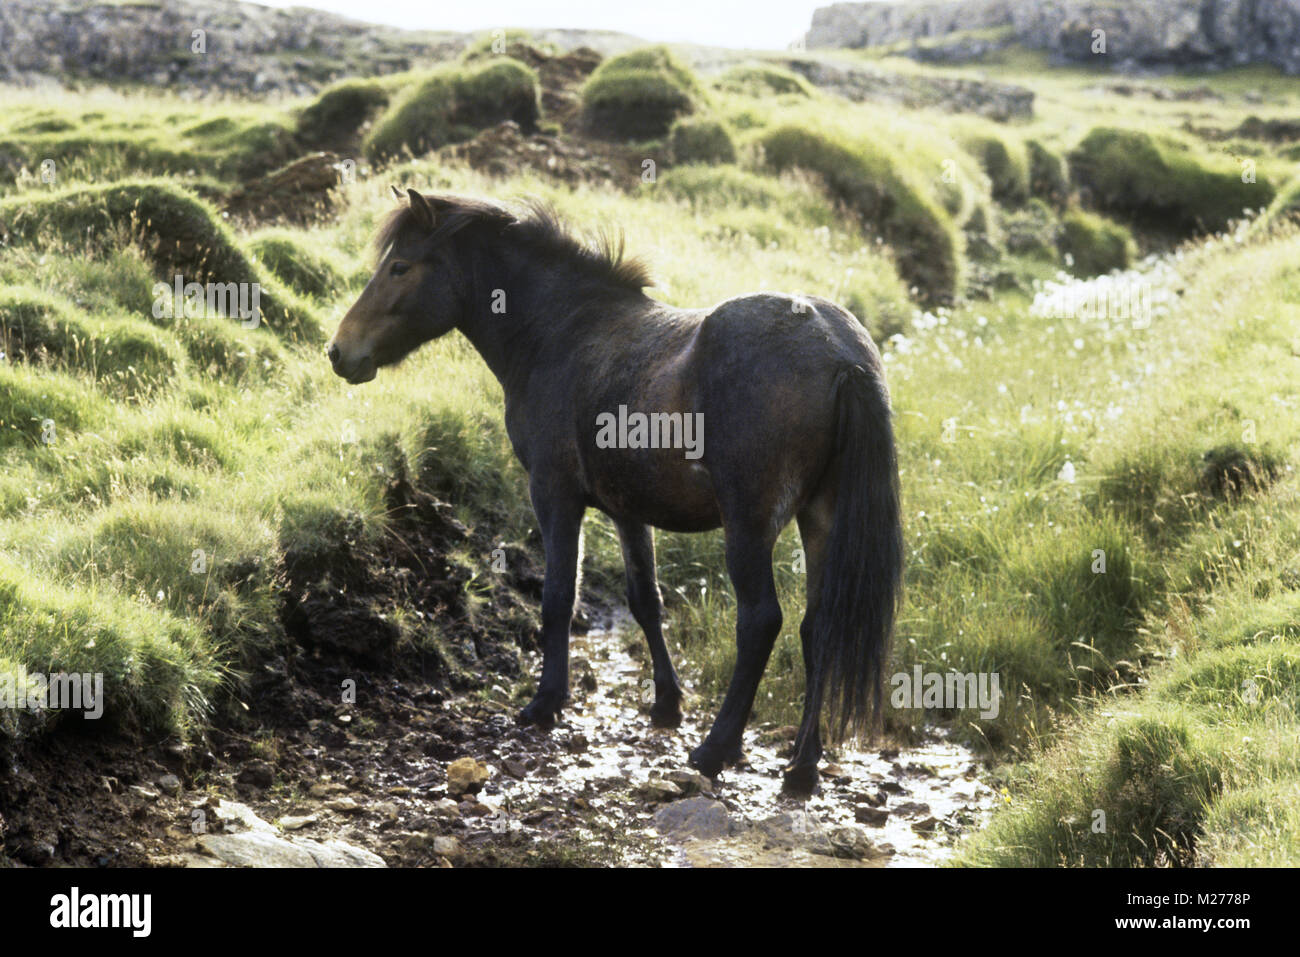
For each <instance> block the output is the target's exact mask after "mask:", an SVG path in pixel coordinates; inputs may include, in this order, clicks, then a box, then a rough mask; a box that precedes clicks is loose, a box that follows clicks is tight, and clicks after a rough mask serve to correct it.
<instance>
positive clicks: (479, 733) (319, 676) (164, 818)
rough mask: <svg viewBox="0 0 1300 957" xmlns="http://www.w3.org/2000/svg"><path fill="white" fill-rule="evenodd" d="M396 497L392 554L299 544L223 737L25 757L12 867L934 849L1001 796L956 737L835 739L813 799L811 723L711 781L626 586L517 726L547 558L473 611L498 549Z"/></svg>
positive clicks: (592, 613) (10, 843)
mask: <svg viewBox="0 0 1300 957" xmlns="http://www.w3.org/2000/svg"><path fill="white" fill-rule="evenodd" d="M389 505H390V516H391V519H392V523H393V529H394V532H395V534H394V535H392V536H391V537H390V539H389V540H388V542H387V544H385V545H384V546H383V547H382V548H380V549H377V550H367V549H365V548H362V547H361V546H359V545H358V544H357V543H356V542H355V541H354V540H352V539H350V538H349V537H348V535H347V534H346V533H345V534H343V535H342V536H341V538H340V540H339V543H338V545H337V548H336V549H335V551H334V552H333V553H331V554H329V555H326V556H321V555H319V554H318V555H315V556H313V558H314V560H315V561H316V562H317V564H313V565H311V566H310V567H307V566H305V564H304V562H303V561H302V560H300V558H299V557H296V556H293V555H289V556H287V558H286V569H285V591H284V610H283V615H282V618H283V624H284V628H285V640H284V642H283V643H282V644H281V645H280V646H279V648H277V649H276V652H275V653H274V654H271V655H268V656H267V657H266V658H264V659H263V660H260V661H258V662H255V663H250V664H251V673H250V674H249V675H248V677H247V679H246V681H245V682H244V683H243V684H242V686H241V687H240V690H239V695H238V697H237V698H233V699H232V700H230V701H228V702H226V703H225V707H224V708H223V709H222V717H220V718H219V720H218V722H217V723H216V725H215V726H214V727H213V728H212V729H210V731H209V732H208V734H207V736H206V738H205V739H204V740H202V741H199V742H195V743H193V744H191V745H188V746H185V745H182V744H180V743H178V742H167V741H155V742H140V741H138V740H136V739H133V738H131V737H128V736H126V735H123V734H121V733H116V734H114V733H109V734H105V733H94V732H80V733H79V732H72V733H62V734H59V735H56V736H51V737H49V738H48V739H43V740H40V741H37V742H28V743H27V744H26V746H25V747H24V748H22V749H21V750H20V751H18V752H16V753H15V752H11V753H9V754H7V755H6V756H5V765H4V769H3V771H0V820H3V834H2V835H0V836H2V839H3V844H2V845H0V853H2V854H3V858H4V859H5V860H6V861H7V862H8V863H10V864H13V865H16V866H58V865H72V866H82V867H112V866H123V865H125V866H140V865H150V866H222V865H223V864H280V863H294V862H295V860H296V858H294V857H293V856H292V855H293V854H295V853H296V854H298V855H301V854H302V850H301V848H303V847H309V848H311V849H313V851H319V850H320V849H321V848H322V847H324V846H327V845H328V846H329V847H335V848H341V849H342V850H343V851H344V852H345V854H344V857H343V858H339V857H338V855H334V856H333V857H330V858H329V862H330V863H335V864H339V863H366V862H368V863H375V864H378V863H380V862H381V861H382V863H384V864H387V865H389V866H501V865H525V866H527V865H536V866H558V865H588V866H590V865H605V866H608V865H613V864H621V865H649V866H692V867H698V866H728V865H775V866H891V865H893V866H897V865H931V864H935V863H938V862H940V861H942V860H943V858H944V857H945V856H947V855H948V854H949V853H950V851H951V847H952V843H953V841H954V839H955V838H956V837H957V836H958V835H959V834H960V833H962V832H963V831H965V830H968V829H970V828H973V827H977V826H978V825H979V823H980V822H981V821H982V820H983V819H984V817H985V815H986V814H987V813H988V811H989V809H990V808H991V806H992V804H993V801H994V797H995V795H994V793H993V791H992V789H991V788H990V787H989V786H988V785H987V784H986V783H984V782H983V781H981V774H982V769H981V767H980V765H979V763H978V762H977V761H976V760H975V758H974V756H973V755H972V754H971V753H969V752H968V751H966V750H965V749H963V748H962V747H960V746H958V745H956V744H954V743H951V742H947V741H945V740H943V739H942V738H941V737H937V736H936V737H934V738H932V739H931V740H928V741H923V742H920V743H914V744H911V745H910V746H907V747H902V748H900V747H885V748H882V749H880V750H873V751H856V750H849V749H841V750H840V751H838V752H836V753H833V754H831V755H830V760H828V761H827V762H826V764H825V765H824V766H823V774H822V778H823V779H822V784H821V787H820V790H819V792H818V793H816V794H815V795H813V796H812V797H811V798H809V799H806V800H799V799H793V798H790V797H787V796H785V795H783V794H782V793H781V790H780V787H781V777H780V768H781V766H782V764H783V761H782V757H783V755H784V754H785V753H788V748H789V745H790V744H791V743H792V737H793V731H794V729H793V728H778V727H771V726H754V727H751V728H750V730H749V731H748V732H747V735H746V760H745V762H744V763H743V764H742V765H741V766H739V767H737V768H732V769H728V770H726V771H724V772H723V773H722V774H721V775H720V777H719V779H718V780H713V781H711V780H707V779H705V778H703V777H701V776H700V775H699V774H697V773H695V772H694V771H692V770H691V769H689V768H688V767H687V765H686V755H687V754H688V753H689V750H690V748H691V747H693V746H694V744H695V743H697V742H698V740H699V739H700V737H701V736H702V735H703V733H704V731H705V730H706V729H707V723H708V722H709V721H710V720H711V718H712V705H711V704H710V703H708V702H704V701H701V700H700V699H699V698H698V697H695V696H692V697H691V698H690V699H689V700H688V712H687V716H686V720H685V721H684V722H683V724H682V726H681V727H680V728H677V729H672V730H657V729H653V728H652V727H651V724H650V720H649V716H648V714H647V708H648V704H649V700H648V695H647V686H648V681H647V679H648V677H649V669H648V664H647V662H646V658H647V655H646V654H645V651H644V641H643V639H642V637H641V635H640V634H639V632H638V631H637V630H636V628H635V626H631V625H630V623H629V622H628V620H627V616H626V612H624V611H622V610H621V607H620V606H618V605H617V604H615V600H614V599H613V598H612V596H600V595H594V596H588V599H589V601H588V602H587V603H584V605H583V607H582V608H581V609H580V611H579V613H578V615H577V616H576V620H575V630H576V631H577V632H579V633H578V634H576V635H575V637H574V641H573V650H572V666H573V667H572V675H573V702H572V704H571V706H570V708H569V709H568V710H567V712H566V713H565V715H564V716H563V719H562V720H561V722H560V723H559V724H558V725H557V726H556V727H555V728H553V729H551V730H549V731H543V730H539V729H536V728H530V727H521V726H519V725H517V724H516V723H515V720H514V716H515V713H516V712H517V710H518V708H519V706H520V704H521V703H522V702H523V701H525V700H526V699H527V695H528V693H529V692H530V691H531V687H532V684H531V677H530V676H531V675H533V674H536V672H537V670H538V668H539V667H540V659H539V657H538V654H537V651H536V644H535V621H536V620H535V617H532V615H531V613H532V612H534V611H535V607H536V602H537V600H538V598H539V597H540V586H541V566H540V564H539V563H538V562H537V560H536V558H535V552H534V551H532V550H530V549H528V548H524V547H516V548H514V549H513V550H512V553H511V554H512V561H511V563H510V564H511V567H512V568H513V569H514V570H513V571H512V572H511V573H510V574H509V575H506V576H502V577H501V578H500V579H499V580H497V581H495V582H494V584H493V586H492V592H491V597H490V599H489V600H488V601H487V602H486V603H485V604H484V603H482V602H481V601H480V602H479V603H476V604H472V605H471V604H470V603H469V600H468V599H467V597H466V596H467V595H468V590H467V589H466V588H465V584H466V577H467V575H468V574H469V572H468V570H467V569H465V568H464V567H462V566H459V565H458V564H457V563H456V562H455V561H454V560H453V559H452V558H451V557H450V556H451V554H452V553H453V552H455V551H457V550H466V549H467V550H469V551H470V552H476V551H486V550H487V549H489V548H490V547H491V542H490V540H489V539H486V538H482V539H480V538H476V536H475V534H474V533H471V532H469V531H468V530H466V529H465V528H464V527H463V526H460V525H459V523H457V522H456V521H455V520H454V519H453V518H451V517H450V515H449V512H450V509H449V508H448V507H447V506H446V505H445V504H444V503H441V502H438V501H437V500H436V499H433V498H432V497H430V496H429V495H427V494H425V493H421V492H419V491H417V490H415V489H413V488H412V487H411V486H410V485H409V484H408V483H407V482H406V481H405V479H403V478H400V477H399V478H398V479H396V480H395V481H394V482H393V483H392V485H391V486H390V489H389ZM322 561H323V562H324V564H320V563H321V562H322ZM398 607H401V608H405V609H407V610H408V612H414V613H415V614H417V615H420V616H428V618H429V620H430V621H432V622H436V623H437V625H438V626H439V630H440V633H441V634H442V635H444V636H445V639H446V640H445V642H444V644H443V646H442V647H443V649H444V650H443V651H441V652H438V651H436V650H435V651H433V652H430V651H429V650H428V649H423V650H415V649H407V650H405V651H394V650H393V649H394V646H395V644H397V645H400V642H398V643H395V641H394V638H395V636H394V634H393V633H392V632H393V625H392V620H393V619H394V617H395V615H394V614H393V612H394V611H395V609H397V608H398ZM592 621H595V622H597V624H596V625H594V626H593V625H592V624H591V622H592ZM349 682H353V683H355V695H354V696H347V697H345V695H344V693H343V692H344V689H347V688H348V687H350V686H349V684H348V683H349ZM687 683H688V686H689V676H687ZM240 833H243V835H244V838H243V839H241V840H233V841H232V840H228V839H227V838H226V837H225V836H222V837H217V835H227V834H240ZM255 838H256V840H254V839H255ZM277 855H278V856H277ZM286 855H288V856H286ZM369 855H375V857H370V856H369ZM326 856H327V857H328V855H326ZM316 857H317V859H318V860H321V861H322V862H325V858H323V857H322V856H321V855H319V854H317V855H316ZM302 860H303V861H305V862H306V863H307V864H308V865H310V863H311V861H310V859H309V858H303V859H302Z"/></svg>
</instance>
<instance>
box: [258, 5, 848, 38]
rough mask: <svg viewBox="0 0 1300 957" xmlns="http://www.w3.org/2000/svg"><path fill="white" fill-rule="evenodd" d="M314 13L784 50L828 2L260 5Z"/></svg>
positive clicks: (403, 23)
mask: <svg viewBox="0 0 1300 957" xmlns="http://www.w3.org/2000/svg"><path fill="white" fill-rule="evenodd" d="M255 2H258V3H261V4H263V5H264V6H269V7H314V8H316V9H318V10H329V11H332V12H334V13H340V14H342V15H344V16H347V17H352V18H353V19H355V20H365V21H368V22H371V23H385V24H389V25H391V26H399V27H408V28H410V29H414V30H455V31H458V32H470V31H474V30H490V29H494V28H497V27H577V28H581V29H586V30H619V31H621V32H623V33H631V34H633V35H634V36H639V37H643V38H644V39H646V40H655V41H664V42H687V43H701V44H705V45H708V46H720V47H740V48H749V49H766V50H771V49H784V48H785V46H786V45H787V44H788V43H790V42H791V41H793V40H795V39H797V38H798V37H800V36H802V35H803V34H804V33H805V32H806V31H807V30H808V27H809V26H810V25H811V23H812V12H813V10H814V9H816V8H817V7H821V6H828V5H829V4H830V3H831V0H296V2H295V0H255Z"/></svg>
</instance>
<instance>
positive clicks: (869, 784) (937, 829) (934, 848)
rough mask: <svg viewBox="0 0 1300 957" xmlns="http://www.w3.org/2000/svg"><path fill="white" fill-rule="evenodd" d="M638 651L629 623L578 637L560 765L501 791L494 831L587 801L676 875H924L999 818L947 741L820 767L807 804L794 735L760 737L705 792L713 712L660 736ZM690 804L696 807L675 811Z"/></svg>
mask: <svg viewBox="0 0 1300 957" xmlns="http://www.w3.org/2000/svg"><path fill="white" fill-rule="evenodd" d="M641 641H643V639H642V637H641V634H640V631H639V630H637V629H636V626H635V624H634V623H632V622H631V620H630V618H627V617H626V613H624V616H623V617H622V618H618V619H615V620H613V621H610V622H605V623H601V626H600V627H594V628H593V629H592V630H591V631H590V632H589V633H588V634H586V635H575V636H574V638H573V641H572V645H571V657H570V660H571V664H572V666H571V674H572V685H573V688H572V695H573V700H572V702H571V704H570V706H569V707H568V708H567V709H566V711H565V712H564V714H563V715H562V717H561V721H560V722H559V724H557V726H556V727H555V729H553V730H552V732H551V734H552V735H553V736H554V738H555V739H556V740H557V741H558V742H559V743H560V744H561V746H562V751H561V753H557V754H553V755H551V756H549V757H548V758H547V759H546V761H545V762H544V764H543V765H541V766H539V767H537V768H536V769H530V770H529V771H528V773H526V774H522V775H520V776H519V777H518V778H516V777H514V776H510V775H508V774H503V775H501V776H500V777H499V778H497V780H496V782H494V783H496V784H497V787H495V788H491V789H490V790H491V791H494V792H496V793H495V794H494V795H493V797H494V798H495V800H496V801H497V802H499V804H498V806H499V807H500V808H501V810H502V812H503V813H501V814H499V815H498V820H497V822H496V826H497V827H523V826H524V824H521V822H520V821H519V820H518V819H517V817H516V813H515V812H512V811H511V810H510V809H511V808H520V809H522V808H527V807H534V808H535V807H537V806H538V804H539V802H549V803H552V804H557V805H558V804H561V803H563V802H568V801H572V800H574V798H575V796H580V806H583V807H584V808H589V809H590V810H591V811H593V812H597V813H599V814H600V816H602V817H605V816H607V815H608V816H611V817H613V818H614V819H615V821H616V823H617V824H618V826H620V827H621V828H623V829H625V830H630V829H636V830H637V831H638V832H641V833H643V834H645V835H647V836H649V837H650V838H651V842H652V843H653V844H654V845H657V846H659V847H660V848H662V850H663V851H664V857H663V859H662V860H660V861H658V863H660V864H663V865H667V866H684V867H698V866H745V865H762V866H821V867H826V866H832V867H843V866H866V867H881V866H890V867H908V866H912V867H915V866H933V865H935V864H937V863H939V862H941V861H942V860H944V858H946V857H948V856H950V855H951V854H952V851H953V844H954V841H955V839H956V837H957V836H959V835H960V834H961V833H963V832H966V831H969V830H972V829H975V828H978V827H980V826H981V825H982V824H983V823H984V821H985V820H986V819H987V817H988V815H989V813H990V812H991V810H992V808H993V807H994V804H995V802H996V794H995V793H994V792H993V790H992V789H991V788H990V787H989V786H987V785H986V784H985V783H983V782H982V781H981V780H980V778H979V771H980V765H979V763H978V761H977V759H976V757H975V756H974V754H973V753H972V752H971V751H970V750H969V749H967V748H965V747H964V746H962V745H960V744H958V743H956V742H954V741H950V740H946V739H945V738H944V737H943V736H941V735H934V736H933V737H932V739H931V740H929V741H927V742H925V743H923V744H921V745H919V746H915V747H910V748H906V749H903V750H901V751H895V750H890V749H886V750H866V751H858V750H853V749H849V748H839V749H838V750H837V751H836V752H835V755H836V756H835V760H834V762H830V761H824V762H823V765H822V781H821V786H820V788H819V791H818V793H817V794H816V795H814V796H812V797H810V798H807V799H804V800H800V799H795V798H791V797H789V796H787V795H784V794H782V792H781V781H782V778H781V768H782V767H783V766H784V764H785V760H784V759H783V756H782V754H781V752H782V749H783V748H788V747H789V745H790V743H791V742H792V736H793V731H794V729H793V728H789V729H779V728H773V727H770V726H759V727H750V728H749V729H747V730H746V732H745V755H746V760H745V762H744V763H743V764H742V765H741V766H739V767H733V768H728V769H726V770H724V771H723V772H722V774H721V775H720V776H719V777H718V779H717V780H716V781H714V782H709V781H708V780H707V779H704V778H702V777H700V776H699V775H695V774H693V773H691V772H690V771H689V768H688V766H687V764H686V756H687V754H688V753H689V752H690V750H691V749H692V748H693V747H695V746H696V745H697V744H698V743H699V741H700V740H701V738H702V737H703V735H704V733H705V732H706V730H707V724H708V722H710V721H711V720H712V718H713V714H712V711H711V710H710V709H708V708H705V707H703V706H702V705H701V704H700V703H699V701H698V699H693V698H688V701H687V713H686V716H685V719H684V720H683V722H682V725H681V727H680V728H676V729H671V730H661V729H654V728H652V727H651V726H650V723H649V717H648V715H647V714H646V713H645V712H644V711H643V710H642V708H643V705H642V702H641V697H642V696H643V695H652V692H650V691H649V689H648V687H647V688H643V684H648V683H647V682H645V680H644V675H645V672H644V671H643V670H642V667H641V665H640V663H639V662H638V661H637V660H635V659H633V657H632V656H631V655H629V654H628V652H627V651H626V650H625V648H626V647H627V646H628V645H629V644H632V643H633V642H641ZM535 666H536V662H534V667H535ZM647 700H648V699H647ZM652 779H655V780H654V783H651V782H652ZM666 779H668V780H673V781H676V782H678V783H679V784H680V787H678V788H674V786H673V785H668V786H665V785H664V784H663V781H664V780H666ZM675 790H684V791H685V794H684V795H683V796H681V797H677V796H676V795H675V794H674V791H675ZM660 792H661V793H660ZM681 801H688V802H690V804H688V805H683V807H682V808H678V809H676V810H675V811H671V812H670V811H667V810H665V809H666V808H669V807H671V806H672V805H673V804H675V803H678V802H681ZM715 801H716V802H719V803H720V804H721V806H722V808H725V813H724V812H723V811H722V810H720V809H719V808H717V807H716V806H715V804H714V802H715ZM696 812H699V814H697V813H696ZM534 813H535V812H534ZM657 815H658V816H657ZM701 815H702V817H701ZM697 817H699V818H700V819H698V820H697V819H696V818H697ZM674 819H676V820H674ZM523 821H524V823H526V821H527V813H525V816H524V819H523ZM674 823H678V824H681V827H674V826H673V824H674ZM525 829H526V828H525ZM661 832H666V833H661ZM864 839H865V840H864ZM846 844H847V846H845V845H846ZM627 863H649V862H648V861H645V860H641V861H632V860H629V861H627Z"/></svg>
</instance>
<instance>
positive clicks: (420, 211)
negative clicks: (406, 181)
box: [406, 189, 437, 229]
mask: <svg viewBox="0 0 1300 957" xmlns="http://www.w3.org/2000/svg"><path fill="white" fill-rule="evenodd" d="M406 198H407V199H409V200H410V201H411V210H412V212H414V213H415V218H416V220H417V221H418V222H419V223H420V225H421V226H423V227H425V228H426V229H433V226H434V222H435V220H436V219H437V217H436V216H435V215H434V213H433V207H432V206H430V205H429V201H428V200H427V199H425V198H424V197H423V196H421V195H420V194H419V193H417V192H416V191H415V190H413V189H408V190H407V191H406Z"/></svg>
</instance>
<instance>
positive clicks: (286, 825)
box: [280, 814, 320, 831]
mask: <svg viewBox="0 0 1300 957" xmlns="http://www.w3.org/2000/svg"><path fill="white" fill-rule="evenodd" d="M318 820H320V818H319V817H317V816H316V815H315V814H304V815H301V816H299V817H294V816H292V815H290V816H287V817H282V818H280V827H281V828H282V829H283V830H286V831H300V830H302V829H303V828H304V827H306V826H307V825H308V824H315V823H316V822H317V821H318Z"/></svg>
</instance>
